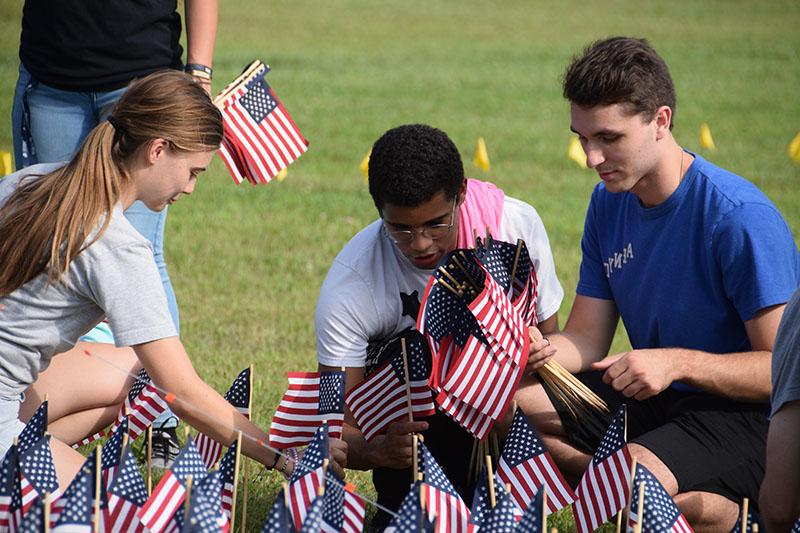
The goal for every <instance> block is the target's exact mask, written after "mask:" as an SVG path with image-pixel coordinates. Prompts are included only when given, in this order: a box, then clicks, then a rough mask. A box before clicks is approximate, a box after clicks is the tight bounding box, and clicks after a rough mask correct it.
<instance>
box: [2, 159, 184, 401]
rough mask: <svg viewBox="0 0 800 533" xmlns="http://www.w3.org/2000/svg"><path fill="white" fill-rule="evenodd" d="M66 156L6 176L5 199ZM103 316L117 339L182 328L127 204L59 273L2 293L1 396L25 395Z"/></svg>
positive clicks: (130, 340)
mask: <svg viewBox="0 0 800 533" xmlns="http://www.w3.org/2000/svg"><path fill="white" fill-rule="evenodd" d="M61 164H62V163H59V164H46V165H34V166H31V167H28V168H26V169H24V170H22V171H20V172H17V173H15V174H12V175H10V176H7V177H6V178H4V179H2V180H0V205H2V204H4V203H5V201H6V199H7V198H8V197H9V196H10V195H11V193H12V192H13V191H14V189H15V188H16V187H17V185H18V184H19V182H20V180H21V179H23V178H25V177H26V176H31V178H29V179H37V178H35V177H33V176H37V175H43V174H47V173H48V172H51V171H53V170H55V169H57V168H58V167H59V166H60V165H61ZM91 238H92V236H90V238H89V240H91ZM104 316H105V317H107V318H108V322H109V324H110V326H111V329H112V330H113V331H114V337H115V340H116V343H117V346H134V345H136V344H141V343H145V342H149V341H153V340H158V339H163V338H166V337H174V336H176V335H177V333H176V331H175V326H174V325H173V323H172V318H171V317H170V314H169V309H168V308H167V300H166V295H165V293H164V287H163V285H162V284H161V278H160V277H159V274H158V270H157V268H156V265H155V261H154V260H153V251H152V248H151V246H150V243H149V242H148V241H147V239H145V238H144V237H142V236H141V235H140V234H139V233H138V232H137V231H136V230H135V229H134V228H133V226H131V224H130V223H129V222H128V221H127V219H126V218H125V216H124V215H123V207H122V205H121V204H118V205H117V206H116V207H115V208H114V211H113V212H112V213H111V222H110V223H109V225H108V228H107V229H106V231H105V233H103V235H102V236H101V237H100V239H98V240H97V241H96V242H95V243H93V244H92V245H91V246H89V248H87V249H86V250H84V251H83V252H81V253H80V254H78V256H77V257H76V258H75V260H74V261H72V263H71V264H70V265H69V269H68V270H67V272H66V274H65V275H64V276H62V278H61V279H60V280H59V281H57V282H54V283H48V282H47V276H46V274H44V273H42V274H40V275H38V276H36V277H35V278H33V279H32V280H30V281H29V282H27V283H26V284H25V285H23V286H22V287H20V288H18V289H17V290H15V291H14V292H13V293H11V294H10V295H8V296H6V297H3V298H0V397H6V398H12V397H15V396H18V395H19V393H20V392H23V391H24V390H25V389H26V388H27V387H28V385H30V384H31V383H33V382H34V381H36V377H37V376H38V374H39V372H41V371H43V370H44V369H45V368H47V366H48V365H49V364H50V358H51V357H52V356H53V355H55V354H58V353H62V352H65V351H67V350H69V349H70V348H72V347H73V346H74V345H75V343H76V342H77V340H78V338H79V337H80V336H81V335H83V334H84V333H86V332H87V331H89V330H90V329H92V328H93V327H94V326H95V325H97V323H98V322H100V321H101V320H102V319H103V317H104Z"/></svg>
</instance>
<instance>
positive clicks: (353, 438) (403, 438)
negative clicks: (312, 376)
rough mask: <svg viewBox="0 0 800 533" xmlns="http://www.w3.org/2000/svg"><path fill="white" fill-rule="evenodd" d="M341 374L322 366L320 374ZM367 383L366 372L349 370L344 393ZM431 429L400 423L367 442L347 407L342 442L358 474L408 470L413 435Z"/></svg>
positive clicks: (349, 466)
mask: <svg viewBox="0 0 800 533" xmlns="http://www.w3.org/2000/svg"><path fill="white" fill-rule="evenodd" d="M331 370H339V368H338V367H331V366H326V365H319V371H320V372H325V371H331ZM363 379H364V369H363V368H359V367H348V368H346V370H345V389H346V390H348V391H349V390H350V389H352V388H353V387H354V386H356V385H358V384H359V383H361V381H363ZM426 429H428V423H427V422H397V423H395V424H392V425H391V426H389V429H388V431H387V433H386V435H379V436H377V437H375V438H374V439H373V440H372V442H367V440H366V439H365V438H364V435H363V434H362V433H361V430H360V429H358V424H357V423H356V421H355V419H354V418H353V415H352V413H350V410H349V409H347V407H346V406H345V417H344V427H343V429H342V439H343V440H344V441H345V442H346V443H347V466H348V468H352V469H355V470H370V469H373V468H375V467H388V468H397V469H400V468H406V467H409V466H411V447H412V443H411V440H412V434H413V433H419V432H420V431H425V430H426Z"/></svg>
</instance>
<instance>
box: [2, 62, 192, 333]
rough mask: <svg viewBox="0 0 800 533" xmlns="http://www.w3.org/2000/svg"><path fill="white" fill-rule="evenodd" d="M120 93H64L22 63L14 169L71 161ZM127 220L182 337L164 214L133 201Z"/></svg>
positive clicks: (14, 124)
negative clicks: (145, 244) (149, 251)
mask: <svg viewBox="0 0 800 533" xmlns="http://www.w3.org/2000/svg"><path fill="white" fill-rule="evenodd" d="M123 92H125V88H124V87H123V88H121V89H117V90H115V91H109V92H74V91H62V90H60V89H55V88H53V87H50V86H48V85H45V84H43V83H39V82H38V81H37V80H36V79H34V78H33V77H31V75H30V73H29V72H28V71H27V69H26V68H25V66H24V65H22V64H21V63H20V66H19V78H18V79H17V86H16V90H15V92H14V107H13V109H12V113H11V117H12V132H13V136H14V161H15V164H16V167H17V169H20V168H23V167H26V166H29V165H33V164H36V163H55V162H58V161H66V160H68V159H70V158H71V157H72V156H73V155H74V154H75V152H76V151H77V150H78V148H79V147H80V145H81V143H83V139H84V138H85V137H86V136H87V135H88V134H89V132H90V131H92V129H93V128H94V127H95V126H97V125H98V124H99V123H100V122H102V121H103V120H105V119H106V117H107V116H108V115H109V113H110V112H111V110H112V109H113V107H114V104H115V103H116V101H117V100H118V99H119V97H120V96H122V93H123ZM125 216H126V217H127V219H128V221H130V223H131V224H132V225H133V227H134V228H136V230H137V231H138V232H139V233H141V234H142V235H143V236H144V237H145V238H146V239H147V240H149V241H150V243H151V244H152V245H153V256H154V257H155V260H156V266H158V272H159V274H160V275H161V282H162V283H163V284H164V291H165V292H166V294H167V305H168V306H169V311H170V313H171V314H172V320H173V322H175V328H176V329H177V330H178V332H180V319H179V316H178V302H177V300H176V299H175V291H173V289H172V283H171V282H170V279H169V273H167V264H166V262H165V261H164V226H165V225H166V221H167V209H166V208H165V209H164V210H163V211H161V212H158V213H157V212H155V211H151V210H149V209H148V208H147V207H146V206H145V205H144V204H143V203H142V202H136V203H134V204H133V205H132V206H131V207H130V208H129V209H128V210H127V211H125ZM106 342H109V341H106ZM110 342H113V339H112V340H111V341H110Z"/></svg>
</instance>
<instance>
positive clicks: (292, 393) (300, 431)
mask: <svg viewBox="0 0 800 533" xmlns="http://www.w3.org/2000/svg"><path fill="white" fill-rule="evenodd" d="M288 376H289V389H288V390H287V391H286V393H285V394H284V395H283V399H281V403H280V404H279V405H278V408H277V409H276V410H275V415H274V416H273V417H272V424H271V425H270V428H269V445H270V446H271V447H273V448H291V447H294V446H303V445H305V444H308V443H309V442H310V441H311V439H312V438H313V437H314V433H315V432H316V430H317V428H319V427H320V425H321V424H322V422H323V421H326V422H327V423H328V426H329V429H328V431H329V435H330V437H331V438H334V439H338V438H340V437H341V435H342V425H343V424H344V372H342V371H339V370H336V371H331V372H321V373H320V372H289V374H288Z"/></svg>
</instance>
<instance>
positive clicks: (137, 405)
mask: <svg viewBox="0 0 800 533" xmlns="http://www.w3.org/2000/svg"><path fill="white" fill-rule="evenodd" d="M166 410H167V402H165V401H164V400H163V399H162V398H161V396H159V395H158V390H157V389H156V387H155V385H154V384H153V383H152V381H151V380H150V375H149V374H148V373H147V371H146V370H145V369H144V368H143V369H141V370H139V373H138V374H137V376H136V381H135V382H134V383H133V385H132V386H131V390H130V391H129V392H128V396H127V397H126V398H125V403H124V404H123V406H122V409H121V410H120V412H119V414H118V415H117V420H116V421H115V422H114V426H113V427H112V428H111V430H110V431H112V432H113V431H116V428H117V427H118V426H119V425H120V424H122V420H123V419H124V418H125V414H126V413H128V415H129V420H128V428H129V429H128V432H129V435H130V438H131V440H136V439H138V438H139V435H141V434H142V433H144V431H145V430H146V429H147V428H148V427H150V425H151V424H152V423H153V420H155V419H156V418H158V417H159V416H160V415H161V413H163V412H164V411H166Z"/></svg>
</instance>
